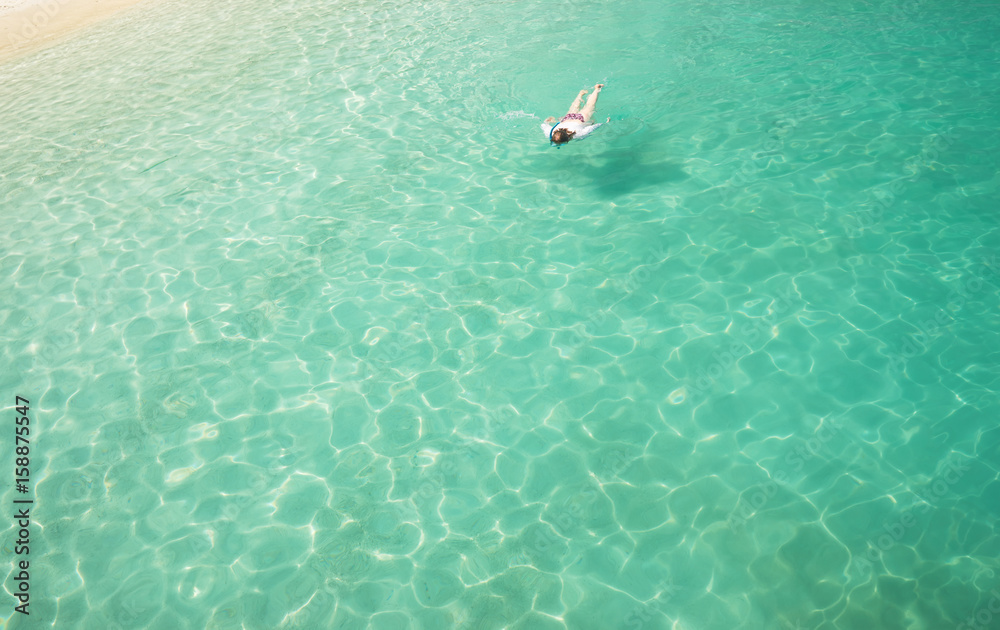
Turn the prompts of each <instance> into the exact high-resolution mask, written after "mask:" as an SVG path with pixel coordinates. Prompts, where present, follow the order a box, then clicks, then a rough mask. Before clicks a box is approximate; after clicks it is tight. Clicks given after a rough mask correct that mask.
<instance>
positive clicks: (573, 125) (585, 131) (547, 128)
mask: <svg viewBox="0 0 1000 630" xmlns="http://www.w3.org/2000/svg"><path fill="white" fill-rule="evenodd" d="M603 124H604V123H596V124H593V125H587V124H584V123H582V122H580V121H579V120H576V119H573V118H571V119H569V120H562V121H560V122H557V123H556V124H555V125H549V124H546V123H542V131H544V132H545V137H546V138H550V139H551V138H552V131H553V129H552V127H553V126H554V127H555V128H556V129H565V130H566V131H575V132H576V134H575V135H574V136H573V139H574V140H582V139H583V138H586V137H587V136H588V135H590V132H591V131H593V130H594V129H597V128H598V127H600V126H601V125H603Z"/></svg>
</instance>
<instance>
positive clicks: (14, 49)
mask: <svg viewBox="0 0 1000 630" xmlns="http://www.w3.org/2000/svg"><path fill="white" fill-rule="evenodd" d="M140 1H141V0H0V62H4V61H8V60H10V59H12V58H14V57H16V56H18V55H22V54H24V53H27V52H30V51H32V50H37V49H39V48H44V47H46V46H49V45H52V44H53V43H55V42H58V41H60V40H61V39H63V38H65V37H66V36H68V35H70V34H72V33H74V32H77V31H79V30H81V29H84V28H86V27H87V26H89V25H91V24H93V23H95V22H97V21H99V20H102V19H104V18H107V17H110V16H111V15H114V14H115V13H118V12H119V11H122V10H123V9H127V8H129V7H131V6H133V5H136V4H138V3H139V2H140Z"/></svg>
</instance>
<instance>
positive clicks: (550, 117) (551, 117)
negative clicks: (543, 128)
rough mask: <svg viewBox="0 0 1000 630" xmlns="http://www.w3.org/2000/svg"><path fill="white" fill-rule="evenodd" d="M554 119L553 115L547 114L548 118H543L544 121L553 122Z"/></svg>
mask: <svg viewBox="0 0 1000 630" xmlns="http://www.w3.org/2000/svg"><path fill="white" fill-rule="evenodd" d="M555 121H556V117H555V116H549V117H548V118H546V119H545V122H547V123H554V122H555Z"/></svg>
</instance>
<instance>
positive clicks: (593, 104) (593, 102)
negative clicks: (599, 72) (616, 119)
mask: <svg viewBox="0 0 1000 630" xmlns="http://www.w3.org/2000/svg"><path fill="white" fill-rule="evenodd" d="M602 89H604V84H603V83H598V84H597V85H595V86H594V91H593V92H591V93H590V98H588V99H587V104H586V105H584V106H583V111H581V112H580V113H581V114H583V121H584V122H591V119H592V118H593V117H594V110H595V109H597V97H598V96H600V95H601V90H602ZM585 92H586V90H584V91H583V92H580V96H583V94H584V93H585Z"/></svg>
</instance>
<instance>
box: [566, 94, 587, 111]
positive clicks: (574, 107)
mask: <svg viewBox="0 0 1000 630" xmlns="http://www.w3.org/2000/svg"><path fill="white" fill-rule="evenodd" d="M586 95H587V90H580V93H579V94H577V95H576V100H575V101H573V104H572V105H570V106H569V112H567V113H569V114H579V113H580V103H582V102H583V97H584V96H586Z"/></svg>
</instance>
